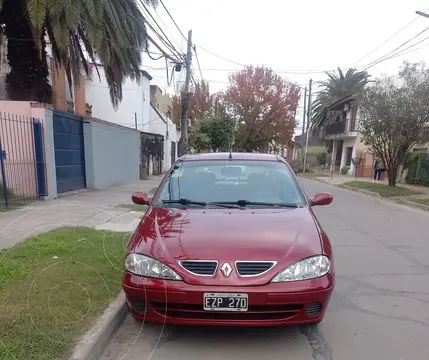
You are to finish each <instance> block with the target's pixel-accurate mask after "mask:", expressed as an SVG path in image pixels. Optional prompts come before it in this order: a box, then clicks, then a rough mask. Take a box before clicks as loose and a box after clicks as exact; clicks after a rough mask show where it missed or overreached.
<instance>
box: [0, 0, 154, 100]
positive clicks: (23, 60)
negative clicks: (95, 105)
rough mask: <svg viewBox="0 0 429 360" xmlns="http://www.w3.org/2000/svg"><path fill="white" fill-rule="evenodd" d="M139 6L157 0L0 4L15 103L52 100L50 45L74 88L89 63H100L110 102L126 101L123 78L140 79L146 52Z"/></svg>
mask: <svg viewBox="0 0 429 360" xmlns="http://www.w3.org/2000/svg"><path fill="white" fill-rule="evenodd" d="M138 1H140V4H142V5H144V6H146V5H150V6H152V7H155V6H156V5H157V2H158V0H122V1H117V0H72V1H64V0H38V1H33V0H0V24H2V29H3V33H4V35H5V36H6V38H7V51H8V55H7V56H8V61H9V65H10V67H11V71H10V73H9V74H8V76H7V78H6V86H7V91H8V94H9V96H10V97H11V99H12V100H26V101H28V100H33V101H40V102H48V103H49V102H51V100H52V89H51V87H50V85H49V82H48V76H49V71H48V66H47V62H46V43H45V39H46V38H48V39H49V42H50V45H51V48H52V52H53V56H54V58H55V60H56V62H57V64H58V65H59V66H64V68H65V70H66V74H67V77H68V80H69V83H70V84H71V79H72V78H73V79H79V77H78V76H77V75H78V73H79V71H80V70H81V68H83V69H84V70H85V71H86V73H87V74H88V61H91V62H93V63H95V64H101V66H102V67H103V68H104V72H105V74H106V79H107V81H108V84H109V89H110V97H111V99H112V103H113V104H114V105H115V106H117V105H118V103H119V101H121V100H122V83H123V81H124V79H125V77H130V78H132V79H136V80H137V81H140V79H141V76H142V74H141V70H140V65H141V53H142V51H145V50H147V48H148V42H147V32H146V26H145V18H144V16H143V14H142V12H141V11H140V9H139V4H138Z"/></svg>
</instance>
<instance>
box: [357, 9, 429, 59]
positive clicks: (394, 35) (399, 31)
mask: <svg viewBox="0 0 429 360" xmlns="http://www.w3.org/2000/svg"><path fill="white" fill-rule="evenodd" d="M428 10H429V8H427V9H426V10H425V11H424V12H426V11H428ZM418 18H420V16H419V15H417V16H416V17H415V18H414V19H413V20H411V21H410V22H409V23H408V24H407V25H405V26H404V27H403V28H401V29H400V30H398V31H397V32H396V33H394V34H393V35H392V36H391V37H390V38H388V39H387V40H385V41H384V42H383V43H381V44H380V45H379V46H378V47H377V48H375V49H374V50H372V51H370V52H369V53H368V54H366V55H365V56H363V57H361V58H360V59H359V60H358V61H356V62H355V64H357V63H359V62H361V61H362V60H363V59H366V58H367V57H368V56H369V55H371V54H372V53H374V52H376V51H377V50H378V49H380V48H381V47H382V46H383V45H384V44H386V43H388V42H389V41H390V40H392V39H393V38H395V37H396V36H397V35H399V34H400V33H401V32H402V31H404V30H405V29H406V28H407V27H409V26H410V25H411V24H412V23H414V22H415V21H416V20H417V19H418Z"/></svg>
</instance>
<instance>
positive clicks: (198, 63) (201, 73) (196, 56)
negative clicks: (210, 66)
mask: <svg viewBox="0 0 429 360" xmlns="http://www.w3.org/2000/svg"><path fill="white" fill-rule="evenodd" d="M193 49H194V53H195V58H196V59H197V65H198V69H199V70H200V75H201V80H202V81H204V78H203V72H202V71H201V66H200V60H199V59H198V54H197V48H196V47H195V45H194V46H193Z"/></svg>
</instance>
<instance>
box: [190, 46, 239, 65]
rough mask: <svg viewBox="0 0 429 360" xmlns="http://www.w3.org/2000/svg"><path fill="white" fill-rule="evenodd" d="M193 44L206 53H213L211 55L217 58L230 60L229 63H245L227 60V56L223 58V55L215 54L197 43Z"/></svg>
mask: <svg viewBox="0 0 429 360" xmlns="http://www.w3.org/2000/svg"><path fill="white" fill-rule="evenodd" d="M195 46H198V47H199V48H200V49H201V50H204V51H205V52H207V53H209V54H211V55H213V56H216V57H217V58H219V59H222V60H224V61H227V62H230V63H231V64H235V65H238V66H243V67H246V65H244V64H240V63H238V62H236V61H233V60H229V59H227V58H225V57H223V56H220V55H217V54H215V53H214V52H211V51H210V50H207V49H205V48H203V47H202V46H201V45H197V44H195Z"/></svg>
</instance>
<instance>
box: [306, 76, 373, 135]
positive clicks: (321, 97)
mask: <svg viewBox="0 0 429 360" xmlns="http://www.w3.org/2000/svg"><path fill="white" fill-rule="evenodd" d="M326 76H327V77H328V79H327V80H325V81H321V82H319V87H320V88H322V90H321V91H319V93H318V95H317V97H316V100H315V101H314V102H313V105H312V108H311V111H312V122H311V130H312V131H313V132H320V131H321V130H322V129H323V128H324V126H325V125H327V124H326V121H327V119H326V115H327V112H328V106H329V105H330V104H331V103H333V102H335V101H337V100H339V99H341V98H343V97H345V96H348V95H353V96H355V97H359V96H360V95H361V94H362V93H363V90H364V88H365V86H366V84H367V83H368V82H369V77H370V75H369V74H368V73H367V72H366V71H358V70H356V69H348V70H347V72H346V73H345V74H344V73H343V71H342V70H341V69H340V68H338V73H336V72H326Z"/></svg>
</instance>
